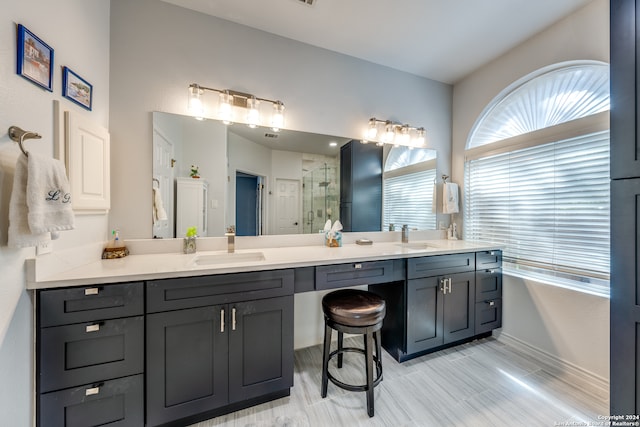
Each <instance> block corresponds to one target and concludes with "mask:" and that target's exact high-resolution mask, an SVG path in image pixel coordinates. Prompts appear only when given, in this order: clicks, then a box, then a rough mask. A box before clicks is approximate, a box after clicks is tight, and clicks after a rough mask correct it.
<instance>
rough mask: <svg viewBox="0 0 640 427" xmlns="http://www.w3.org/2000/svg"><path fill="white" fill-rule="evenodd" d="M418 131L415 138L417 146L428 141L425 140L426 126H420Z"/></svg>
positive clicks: (421, 145)
mask: <svg viewBox="0 0 640 427" xmlns="http://www.w3.org/2000/svg"><path fill="white" fill-rule="evenodd" d="M417 133H418V134H417V135H416V137H415V139H414V145H415V146H416V147H423V146H424V143H425V142H426V141H425V130H424V128H418V130H417Z"/></svg>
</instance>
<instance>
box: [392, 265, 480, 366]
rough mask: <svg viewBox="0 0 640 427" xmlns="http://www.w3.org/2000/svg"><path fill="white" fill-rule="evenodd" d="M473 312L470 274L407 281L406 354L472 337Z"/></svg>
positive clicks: (471, 275) (473, 281) (472, 274)
mask: <svg viewBox="0 0 640 427" xmlns="http://www.w3.org/2000/svg"><path fill="white" fill-rule="evenodd" d="M409 262H411V260H409ZM474 313H475V275H474V273H473V272H468V273H456V274H448V275H444V276H433V277H424V278H417V279H410V280H408V282H407V353H409V354H411V353H418V352H421V351H424V350H429V349H432V348H435V347H439V346H442V345H444V344H448V343H451V342H455V341H459V340H462V339H465V338H469V337H471V336H473V335H474V333H475V329H474V315H475V314H474ZM383 342H384V338H383Z"/></svg>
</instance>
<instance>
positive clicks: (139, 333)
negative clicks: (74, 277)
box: [36, 282, 144, 427]
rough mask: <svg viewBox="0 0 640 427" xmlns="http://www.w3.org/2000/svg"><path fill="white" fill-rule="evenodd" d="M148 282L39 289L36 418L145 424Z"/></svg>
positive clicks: (53, 422)
mask: <svg viewBox="0 0 640 427" xmlns="http://www.w3.org/2000/svg"><path fill="white" fill-rule="evenodd" d="M143 295H144V284H143V283H141V282H139V283H123V284H113V285H106V286H90V287H75V288H63V289H52V290H40V291H37V293H36V298H37V302H36V306H37V321H36V322H37V335H38V336H37V340H36V342H37V348H36V370H37V380H36V390H37V406H38V408H37V424H38V425H39V426H43V427H45V426H46V427H50V426H54V427H58V426H60V427H62V426H93V425H106V424H108V425H113V426H141V425H143V424H144V378H143V373H144V316H143V314H144V309H143V307H144V297H143Z"/></svg>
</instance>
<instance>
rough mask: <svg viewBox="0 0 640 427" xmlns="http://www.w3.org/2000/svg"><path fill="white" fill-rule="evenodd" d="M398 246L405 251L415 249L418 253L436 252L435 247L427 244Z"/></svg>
mask: <svg viewBox="0 0 640 427" xmlns="http://www.w3.org/2000/svg"><path fill="white" fill-rule="evenodd" d="M398 246H400V247H401V248H404V249H413V250H418V251H426V250H435V249H436V248H435V246H433V245H430V244H427V243H420V242H415V243H398Z"/></svg>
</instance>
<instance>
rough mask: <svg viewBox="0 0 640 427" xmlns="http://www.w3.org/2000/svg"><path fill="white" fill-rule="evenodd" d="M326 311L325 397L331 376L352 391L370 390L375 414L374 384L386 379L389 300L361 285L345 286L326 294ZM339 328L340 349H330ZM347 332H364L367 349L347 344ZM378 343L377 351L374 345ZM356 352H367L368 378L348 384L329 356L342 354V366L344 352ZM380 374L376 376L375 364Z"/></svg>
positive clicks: (370, 407) (369, 402)
mask: <svg viewBox="0 0 640 427" xmlns="http://www.w3.org/2000/svg"><path fill="white" fill-rule="evenodd" d="M322 311H323V313H324V325H325V326H324V349H323V353H322V392H321V394H322V397H323V398H324V397H327V385H328V380H331V382H332V383H333V384H335V385H337V386H338V387H340V388H343V389H345V390H349V391H366V392H367V413H368V414H369V416H370V417H373V388H374V387H375V386H376V385H378V384H379V383H380V381H382V352H381V344H380V329H381V328H382V320H383V319H384V315H385V313H386V307H385V302H384V300H383V299H382V298H380V297H379V296H378V295H376V294H374V293H371V292H367V291H362V290H359V289H341V290H338V291H334V292H331V293H329V294H327V295H325V296H324V298H322ZM334 329H335V330H336V331H338V349H337V350H335V351H333V352H330V347H331V335H332V333H333V330H334ZM344 333H348V334H361V335H363V336H364V337H363V338H364V349H361V348H357V347H344V346H343V345H342V338H343V335H344ZM374 343H375V348H376V350H375V355H374V354H373V347H374ZM346 352H356V353H362V354H364V355H365V369H366V377H367V382H366V384H364V385H352V384H346V383H344V382H342V381H340V380H338V379H336V378H335V377H334V376H333V375H332V374H331V372H329V360H331V358H333V357H334V356H336V355H337V356H338V368H342V355H343V353H346ZM374 366H375V369H376V377H375V379H374V377H373V368H374Z"/></svg>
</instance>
